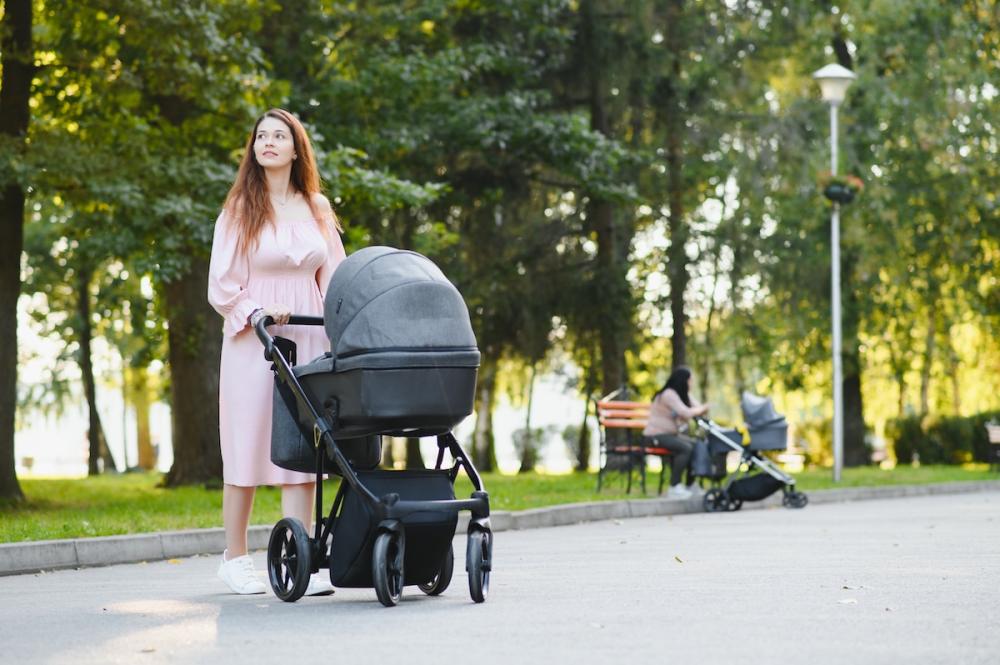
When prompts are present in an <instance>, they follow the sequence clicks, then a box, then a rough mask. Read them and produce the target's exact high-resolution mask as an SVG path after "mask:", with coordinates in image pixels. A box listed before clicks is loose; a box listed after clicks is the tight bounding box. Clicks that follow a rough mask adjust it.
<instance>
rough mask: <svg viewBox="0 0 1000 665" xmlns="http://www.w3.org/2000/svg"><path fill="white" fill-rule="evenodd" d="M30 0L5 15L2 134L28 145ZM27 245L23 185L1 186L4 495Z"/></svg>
mask: <svg viewBox="0 0 1000 665" xmlns="http://www.w3.org/2000/svg"><path fill="white" fill-rule="evenodd" d="M31 5H32V2H31V0H7V1H6V2H5V3H4V11H3V18H2V19H0V58H2V67H3V74H2V79H0V138H3V139H4V140H5V141H9V142H10V143H9V144H8V145H10V146H11V147H17V148H23V146H24V137H25V135H26V134H27V132H28V121H29V119H30V118H31V114H30V111H29V108H28V100H29V99H30V97H31V79H32V76H33V75H34V52H33V47H32V43H31V18H32V17H31ZM23 248H24V190H22V189H21V185H20V184H18V183H9V184H5V185H4V186H3V187H2V188H0V499H3V500H9V501H21V500H23V499H24V493H23V492H22V491H21V485H20V484H19V483H18V482H17V474H16V472H15V461H14V419H15V413H16V409H17V300H18V297H19V296H20V295H21V250H22V249H23Z"/></svg>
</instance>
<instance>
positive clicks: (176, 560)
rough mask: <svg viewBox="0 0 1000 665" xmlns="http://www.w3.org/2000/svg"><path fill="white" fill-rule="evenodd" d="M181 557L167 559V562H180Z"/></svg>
mask: <svg viewBox="0 0 1000 665" xmlns="http://www.w3.org/2000/svg"><path fill="white" fill-rule="evenodd" d="M180 562H181V560H180V559H167V563H180Z"/></svg>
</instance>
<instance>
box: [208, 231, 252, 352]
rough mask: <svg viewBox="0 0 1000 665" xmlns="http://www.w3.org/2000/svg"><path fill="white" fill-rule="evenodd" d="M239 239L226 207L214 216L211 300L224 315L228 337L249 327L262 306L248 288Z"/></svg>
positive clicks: (209, 280) (213, 305)
mask: <svg viewBox="0 0 1000 665" xmlns="http://www.w3.org/2000/svg"><path fill="white" fill-rule="evenodd" d="M236 242H237V233H236V228H235V226H234V225H233V224H232V223H230V221H229V217H228V215H226V212H225V211H223V212H222V213H221V214H220V215H219V218H218V219H216V220H215V236H214V237H213V239H212V259H211V261H210V263H209V267H208V302H209V304H210V305H212V307H213V308H214V309H215V311H216V312H218V313H219V314H221V315H222V319H223V325H222V332H223V334H224V335H226V336H228V337H232V336H233V335H236V334H237V333H239V332H240V331H242V330H243V329H244V328H246V327H247V320H248V319H249V318H250V315H251V314H252V313H253V312H254V310H256V309H258V308H260V304H259V303H257V302H255V301H254V300H253V299H251V298H250V294H249V293H248V292H247V282H248V281H249V278H250V268H249V263H248V260H247V257H246V256H241V255H240V254H239V252H237V250H236Z"/></svg>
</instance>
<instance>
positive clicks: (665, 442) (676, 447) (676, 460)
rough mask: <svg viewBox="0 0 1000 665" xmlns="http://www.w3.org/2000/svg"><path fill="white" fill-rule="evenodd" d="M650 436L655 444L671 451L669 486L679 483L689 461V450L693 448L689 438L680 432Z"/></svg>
mask: <svg viewBox="0 0 1000 665" xmlns="http://www.w3.org/2000/svg"><path fill="white" fill-rule="evenodd" d="M652 438H653V440H654V441H656V445H658V446H661V447H663V448H666V449H667V450H669V451H670V452H671V453H673V454H672V455H671V456H670V457H671V461H670V485H671V487H672V486H674V485H679V484H680V482H681V475H683V473H684V470H685V469H687V468H688V464H689V463H690V462H691V451H692V450H693V449H694V446H693V444H692V442H691V440H690V439H689V438H688V437H686V436H683V435H680V434H660V435H659V436H654V437H652Z"/></svg>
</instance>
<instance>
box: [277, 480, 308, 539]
mask: <svg viewBox="0 0 1000 665" xmlns="http://www.w3.org/2000/svg"><path fill="white" fill-rule="evenodd" d="M315 500H316V483H302V484H301V485H282V486H281V513H282V514H283V515H284V516H285V517H294V518H296V519H297V520H299V521H300V522H302V526H304V527H305V528H306V533H308V534H310V535H311V534H312V523H313V508H314V506H313V503H314V502H315Z"/></svg>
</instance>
